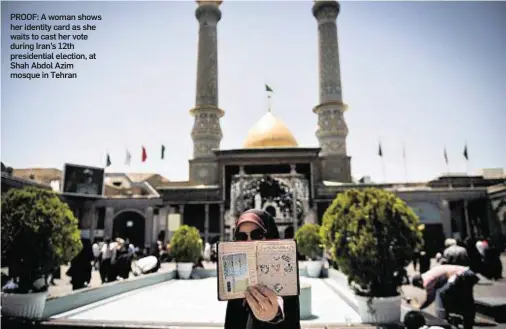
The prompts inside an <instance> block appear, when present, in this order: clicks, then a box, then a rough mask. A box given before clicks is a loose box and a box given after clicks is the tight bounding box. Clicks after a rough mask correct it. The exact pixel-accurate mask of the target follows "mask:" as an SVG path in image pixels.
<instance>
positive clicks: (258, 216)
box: [225, 209, 300, 329]
mask: <svg viewBox="0 0 506 329" xmlns="http://www.w3.org/2000/svg"><path fill="white" fill-rule="evenodd" d="M235 226H236V231H235V241H247V240H264V239H279V231H278V227H277V226H276V223H275V222H274V218H273V217H272V216H271V215H270V214H269V213H267V212H265V211H262V210H256V209H251V210H248V211H246V212H244V213H243V214H242V215H241V216H240V217H239V219H238V220H237V222H236V225H235ZM259 328H265V329H300V314H299V297H298V296H290V297H278V296H276V294H275V293H274V291H272V290H270V289H269V288H267V287H265V286H253V287H249V288H248V291H247V292H246V298H245V299H234V300H230V301H228V303H227V311H226V314H225V329H259Z"/></svg>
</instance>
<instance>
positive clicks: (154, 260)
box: [65, 238, 164, 290]
mask: <svg viewBox="0 0 506 329" xmlns="http://www.w3.org/2000/svg"><path fill="white" fill-rule="evenodd" d="M81 241H82V244H83V248H82V250H81V251H80V252H79V254H78V255H77V256H76V257H74V259H72V261H71V262H70V267H69V269H68V271H67V272H66V273H65V274H66V275H67V276H69V277H71V284H72V289H73V290H76V289H81V288H85V287H87V286H89V284H90V282H91V277H92V271H93V270H97V271H99V273H100V280H101V282H102V283H107V282H113V281H116V280H123V279H128V278H129V276H130V272H132V273H133V274H134V275H140V274H148V273H153V272H156V271H158V269H159V268H160V262H161V259H162V256H163V255H164V252H163V251H162V248H161V243H160V242H158V243H157V244H156V245H155V246H153V247H152V252H151V254H150V253H149V250H147V249H146V248H143V249H140V248H139V247H136V246H134V245H133V244H131V243H130V242H129V240H128V239H122V238H116V239H115V240H111V239H110V238H106V239H104V240H103V241H96V242H95V243H94V244H93V245H92V244H91V243H90V240H89V239H82V240H81Z"/></svg>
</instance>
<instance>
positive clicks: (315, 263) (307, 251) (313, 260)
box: [295, 223, 323, 278]
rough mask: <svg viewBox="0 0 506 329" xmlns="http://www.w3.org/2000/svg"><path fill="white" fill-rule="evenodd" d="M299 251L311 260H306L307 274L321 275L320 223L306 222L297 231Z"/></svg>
mask: <svg viewBox="0 0 506 329" xmlns="http://www.w3.org/2000/svg"><path fill="white" fill-rule="evenodd" d="M295 240H296V241H297V248H298V249H299V252H300V253H301V254H303V255H304V256H306V257H307V258H308V259H309V260H308V261H307V262H306V270H307V275H308V276H309V277H310V278H318V277H320V273H321V271H322V265H323V263H322V255H323V248H322V241H321V238H320V225H318V224H312V223H306V224H304V225H302V226H301V228H299V230H298V231H297V233H295Z"/></svg>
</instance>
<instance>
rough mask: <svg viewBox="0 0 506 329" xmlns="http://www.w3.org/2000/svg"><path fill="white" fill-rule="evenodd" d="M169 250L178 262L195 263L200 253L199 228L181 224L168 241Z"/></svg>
mask: <svg viewBox="0 0 506 329" xmlns="http://www.w3.org/2000/svg"><path fill="white" fill-rule="evenodd" d="M170 248H171V252H172V254H173V256H174V258H175V259H176V261H177V262H178V263H196V262H197V261H198V259H199V257H200V256H201V255H202V239H201V238H200V234H199V230H197V229H196V228H195V227H193V226H188V225H182V226H180V227H179V228H178V229H177V231H176V232H174V236H173V237H172V240H171V242H170Z"/></svg>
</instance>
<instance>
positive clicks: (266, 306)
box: [245, 285, 279, 322]
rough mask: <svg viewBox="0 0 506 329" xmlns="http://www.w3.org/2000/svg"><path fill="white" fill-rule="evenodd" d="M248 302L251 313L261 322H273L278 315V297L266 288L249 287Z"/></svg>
mask: <svg viewBox="0 0 506 329" xmlns="http://www.w3.org/2000/svg"><path fill="white" fill-rule="evenodd" d="M245 295H246V301H247V302H248V305H249V307H250V308H251V311H252V312H253V314H254V315H255V318H257V319H258V320H260V321H264V322H269V321H272V320H273V319H274V318H275V317H276V314H277V313H278V309H279V305H278V297H277V296H276V294H275V293H274V291H272V290H271V289H269V288H267V287H266V286H262V285H256V286H253V287H249V288H248V290H247V291H246V292H245Z"/></svg>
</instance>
